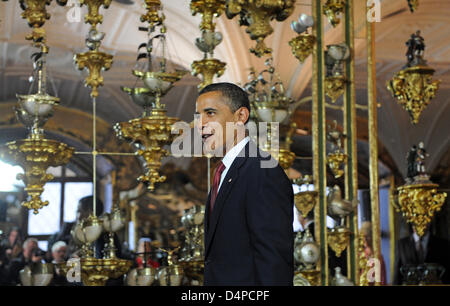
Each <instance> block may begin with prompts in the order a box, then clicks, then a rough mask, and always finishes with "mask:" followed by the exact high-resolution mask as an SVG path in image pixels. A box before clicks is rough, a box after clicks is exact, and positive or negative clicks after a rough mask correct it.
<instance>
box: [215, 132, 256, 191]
mask: <svg viewBox="0 0 450 306" xmlns="http://www.w3.org/2000/svg"><path fill="white" fill-rule="evenodd" d="M249 141H250V137H249V136H247V137H245V138H244V139H242V140H241V141H240V142H239V143H238V144H237V145H235V146H234V147H232V148H231V150H230V151H228V152H227V154H225V156H224V157H223V159H222V163H223V164H224V166H225V170H223V172H222V175H221V176H220V183H219V188H217V194H219V190H220V186H222V182H223V180H224V179H225V177H226V176H227V172H228V169H230V167H231V165H232V164H233V162H234V159H235V158H236V157H237V156H238V155H239V153H240V152H241V151H242V150H243V149H244V147H245V145H246V144H247V143H248V142H249Z"/></svg>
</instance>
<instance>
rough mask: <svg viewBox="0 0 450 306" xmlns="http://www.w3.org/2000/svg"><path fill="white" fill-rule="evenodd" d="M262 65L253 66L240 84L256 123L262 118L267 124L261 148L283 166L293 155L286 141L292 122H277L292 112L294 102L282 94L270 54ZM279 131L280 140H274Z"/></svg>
mask: <svg viewBox="0 0 450 306" xmlns="http://www.w3.org/2000/svg"><path fill="white" fill-rule="evenodd" d="M265 65H266V67H267V68H266V69H264V70H263V71H261V72H260V73H259V74H256V72H255V71H254V70H253V69H252V70H251V71H250V75H249V82H247V83H246V84H245V85H244V88H245V90H246V91H247V93H248V94H249V100H250V104H251V106H252V112H253V114H254V115H253V117H254V118H255V119H256V121H258V122H259V123H261V122H265V123H267V125H268V129H267V141H265V143H264V145H263V146H262V149H263V150H265V151H266V152H269V153H270V154H271V155H272V156H273V157H274V158H275V159H277V160H278V162H279V164H280V166H281V167H282V168H283V169H285V170H287V169H288V168H289V167H290V166H291V165H292V163H293V162H294V159H295V153H294V152H291V151H290V145H291V143H292V139H291V138H292V134H293V133H294V132H295V130H296V124H295V122H288V123H287V124H286V123H285V124H283V125H281V123H282V122H283V121H288V118H289V117H290V115H291V113H292V105H295V103H293V102H294V101H293V100H292V99H291V98H289V97H287V96H286V94H285V91H284V87H283V83H282V81H281V78H280V77H279V76H278V75H277V74H276V73H275V68H274V67H273V66H272V58H269V59H267V60H266V61H265ZM280 131H284V133H283V136H284V140H283V141H281V143H279V142H278V141H277V140H278V136H279V135H280V134H282V133H280ZM260 136H261V135H260ZM273 140H275V141H273Z"/></svg>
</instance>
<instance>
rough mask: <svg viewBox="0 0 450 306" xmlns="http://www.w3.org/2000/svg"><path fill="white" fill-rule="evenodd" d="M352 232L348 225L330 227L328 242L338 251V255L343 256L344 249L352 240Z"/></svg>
mask: <svg viewBox="0 0 450 306" xmlns="http://www.w3.org/2000/svg"><path fill="white" fill-rule="evenodd" d="M350 235H351V232H350V230H349V229H348V228H346V227H336V228H332V229H328V236H327V238H328V244H329V246H330V247H331V249H332V250H333V251H334V252H335V253H336V256H337V257H340V256H341V253H342V251H344V250H345V248H346V247H347V245H348V244H349V242H350Z"/></svg>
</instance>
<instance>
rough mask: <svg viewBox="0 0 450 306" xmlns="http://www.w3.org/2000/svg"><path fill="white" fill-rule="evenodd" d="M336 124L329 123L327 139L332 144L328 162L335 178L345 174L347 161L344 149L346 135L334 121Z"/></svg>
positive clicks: (335, 122)
mask: <svg viewBox="0 0 450 306" xmlns="http://www.w3.org/2000/svg"><path fill="white" fill-rule="evenodd" d="M333 123H334V126H333V127H332V126H330V125H328V132H327V139H328V140H329V141H330V142H331V144H332V152H331V153H328V155H327V163H328V166H329V167H330V169H331V171H332V172H333V174H334V177H335V178H340V177H341V176H342V175H343V174H344V170H342V166H344V165H345V164H346V163H347V154H345V153H343V151H344V143H343V142H344V138H345V137H346V136H345V135H344V134H343V133H342V132H340V131H339V130H338V129H337V121H336V120H334V121H333Z"/></svg>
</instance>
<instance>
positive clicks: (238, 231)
mask: <svg viewBox="0 0 450 306" xmlns="http://www.w3.org/2000/svg"><path fill="white" fill-rule="evenodd" d="M249 114H250V105H249V100H248V97H247V94H246V93H245V91H243V90H242V89H241V88H240V87H238V86H236V85H234V84H230V83H217V84H211V85H208V86H206V87H205V88H204V89H203V90H202V91H201V92H200V95H199V97H198V99H197V102H196V115H197V116H198V117H199V118H197V122H196V126H197V128H198V130H199V132H200V133H201V135H202V140H203V147H204V151H206V152H207V153H214V154H215V155H216V156H224V157H223V159H222V161H221V162H219V166H218V167H217V168H216V171H215V174H214V182H213V185H212V188H211V191H210V193H209V196H208V201H207V203H206V208H205V222H204V223H205V274H204V285H207V286H217V285H219V286H220V285H248V286H252V285H256V286H258V285H282V286H283V285H284V286H291V285H292V280H293V275H294V263H293V240H292V236H293V228H292V222H293V209H292V207H293V191H292V185H291V183H290V181H289V179H288V178H287V176H286V174H285V173H284V171H283V169H282V168H281V167H280V166H279V165H278V163H277V162H276V161H275V160H274V159H273V158H272V157H271V156H270V155H269V154H267V153H265V152H262V151H260V150H259V149H258V147H257V145H256V144H255V143H254V142H253V141H251V140H250V138H249V137H248V136H246V134H245V124H246V123H247V121H248V118H249ZM227 123H228V124H232V125H233V126H234V128H236V132H237V133H235V131H234V130H233V131H230V130H227Z"/></svg>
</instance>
